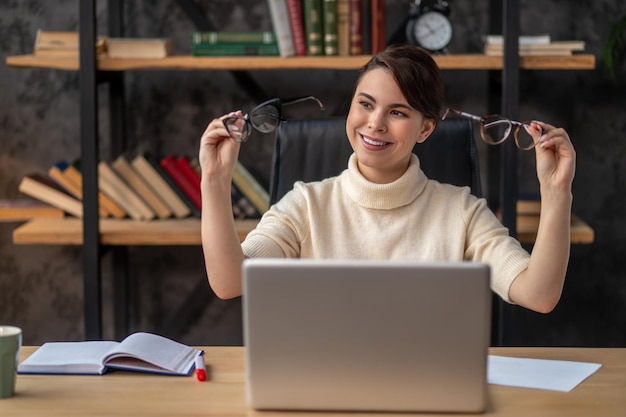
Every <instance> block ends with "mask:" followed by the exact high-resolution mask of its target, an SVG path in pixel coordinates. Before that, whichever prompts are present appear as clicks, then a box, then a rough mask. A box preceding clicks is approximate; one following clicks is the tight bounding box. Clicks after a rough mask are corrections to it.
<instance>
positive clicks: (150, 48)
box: [33, 29, 172, 58]
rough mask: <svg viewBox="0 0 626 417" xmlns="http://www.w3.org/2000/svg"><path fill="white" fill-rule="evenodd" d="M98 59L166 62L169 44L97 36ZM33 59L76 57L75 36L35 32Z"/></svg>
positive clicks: (152, 39)
mask: <svg viewBox="0 0 626 417" xmlns="http://www.w3.org/2000/svg"><path fill="white" fill-rule="evenodd" d="M95 48H96V54H97V55H106V56H108V57H110V58H165V57H166V56H169V55H171V54H172V41H171V39H168V38H110V37H107V36H102V35H100V36H98V37H97V40H96V44H95ZM33 55H35V56H43V57H78V55H79V36H78V32H69V31H55V30H42V29H39V30H38V31H37V35H36V36H35V45H34V47H33Z"/></svg>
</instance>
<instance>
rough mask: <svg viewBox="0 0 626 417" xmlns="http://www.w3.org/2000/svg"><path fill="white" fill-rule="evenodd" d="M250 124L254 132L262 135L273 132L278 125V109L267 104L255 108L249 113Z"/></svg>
mask: <svg viewBox="0 0 626 417" xmlns="http://www.w3.org/2000/svg"><path fill="white" fill-rule="evenodd" d="M249 119H250V123H252V126H254V128H255V129H256V130H258V131H259V132H262V133H269V132H273V131H274V130H275V129H276V128H277V127H278V124H279V123H280V113H279V110H278V107H276V106H274V105H272V104H268V105H265V106H262V107H257V108H255V109H253V110H252V111H251V112H250V117H249Z"/></svg>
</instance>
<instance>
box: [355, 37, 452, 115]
mask: <svg viewBox="0 0 626 417" xmlns="http://www.w3.org/2000/svg"><path fill="white" fill-rule="evenodd" d="M377 68H382V69H385V70H387V71H389V72H390V73H391V74H392V75H393V77H394V78H395V80H396V83H397V84H398V87H400V90H402V93H403V94H404V98H405V99H406V101H407V102H408V103H409V105H410V106H411V107H413V108H414V109H415V110H418V111H420V112H421V113H422V114H423V115H424V116H425V117H427V118H431V119H434V120H435V122H436V121H438V120H439V119H440V116H441V110H442V107H443V80H442V78H441V71H440V69H439V66H438V65H437V63H436V62H435V60H434V59H433V58H432V56H431V55H430V54H429V53H428V52H426V51H425V50H424V49H422V48H420V47H419V46H415V45H391V46H389V47H387V49H385V50H384V51H382V52H380V53H378V54H376V55H375V56H373V57H372V59H370V60H369V61H368V62H367V64H365V65H364V66H363V67H361V69H360V70H359V73H358V78H357V82H356V85H357V86H358V85H359V83H360V82H361V79H362V78H363V76H364V75H365V74H367V73H368V72H369V71H371V70H373V69H377ZM355 91H356V87H355Z"/></svg>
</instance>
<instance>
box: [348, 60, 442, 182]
mask: <svg viewBox="0 0 626 417" xmlns="http://www.w3.org/2000/svg"><path fill="white" fill-rule="evenodd" d="M434 128H435V122H434V121H433V120H432V119H427V118H425V117H424V115H423V114H422V113H421V112H419V111H417V110H415V109H413V108H412V107H411V106H409V104H408V102H407V101H406V99H405V98H404V95H403V94H402V91H400V87H398V84H397V83H396V81H395V79H394V78H393V76H392V75H391V73H390V72H388V71H386V70H384V69H381V68H377V69H374V70H371V71H369V72H367V73H366V74H364V75H363V77H362V78H361V81H360V82H359V84H358V85H357V88H356V91H355V94H354V97H353V98H352V103H351V105H350V112H349V113H348V118H347V122H346V133H347V135H348V139H349V140H350V145H352V149H353V150H354V152H355V153H356V156H357V161H358V167H359V171H360V172H361V174H363V176H364V177H365V178H367V179H368V180H369V181H372V182H375V183H379V184H385V183H390V182H393V181H395V180H397V179H398V178H400V176H402V174H404V172H405V171H406V169H407V168H408V166H409V161H410V158H411V153H412V151H413V146H414V145H415V143H417V142H423V141H424V140H426V138H427V137H428V135H430V133H431V132H432V131H433V129H434Z"/></svg>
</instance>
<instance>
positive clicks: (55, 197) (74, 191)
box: [19, 154, 269, 220]
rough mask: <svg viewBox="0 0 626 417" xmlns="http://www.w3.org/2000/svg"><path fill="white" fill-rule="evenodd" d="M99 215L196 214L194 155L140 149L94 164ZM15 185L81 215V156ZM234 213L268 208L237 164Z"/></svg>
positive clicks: (264, 194)
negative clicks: (132, 154)
mask: <svg viewBox="0 0 626 417" xmlns="http://www.w3.org/2000/svg"><path fill="white" fill-rule="evenodd" d="M98 188H99V190H98V203H99V204H98V208H99V212H100V213H99V214H100V217H112V218H117V219H123V218H128V217H129V218H132V219H134V220H154V219H167V218H185V217H189V216H193V217H198V218H199V217H200V213H201V209H202V198H201V191H200V168H199V165H198V163H197V159H193V160H192V159H189V158H187V157H185V156H174V155H167V156H165V157H163V158H153V157H151V156H150V155H147V154H140V155H137V156H136V157H134V158H133V159H132V160H129V159H127V158H126V157H124V156H119V157H118V158H117V159H115V160H114V161H113V162H112V163H108V162H106V161H100V162H99V163H98ZM19 190H20V191H21V192H22V193H23V194H26V195H28V196H30V197H32V198H35V199H37V200H39V201H42V202H44V203H46V204H49V205H51V206H53V207H56V208H59V209H61V210H63V211H64V212H66V213H68V214H70V215H73V216H76V217H82V216H83V203H82V200H83V195H82V174H81V171H80V163H79V161H77V162H75V163H73V164H68V163H67V162H66V161H60V162H58V163H56V164H54V165H53V166H52V167H50V169H49V170H48V172H47V174H45V175H44V174H40V173H33V174H29V175H26V176H24V178H22V180H21V181H20V184H19ZM231 203H232V208H233V216H234V217H235V218H237V219H245V218H259V217H260V216H261V215H262V214H263V213H264V212H265V211H267V209H268V208H269V195H268V193H267V191H266V190H265V189H264V188H263V187H262V186H261V184H260V183H259V182H258V181H257V180H256V179H255V177H254V176H253V175H252V174H251V173H250V172H249V171H248V170H247V169H246V168H245V167H244V165H242V164H241V163H240V162H238V163H237V166H236V169H235V172H234V174H233V183H232V187H231Z"/></svg>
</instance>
